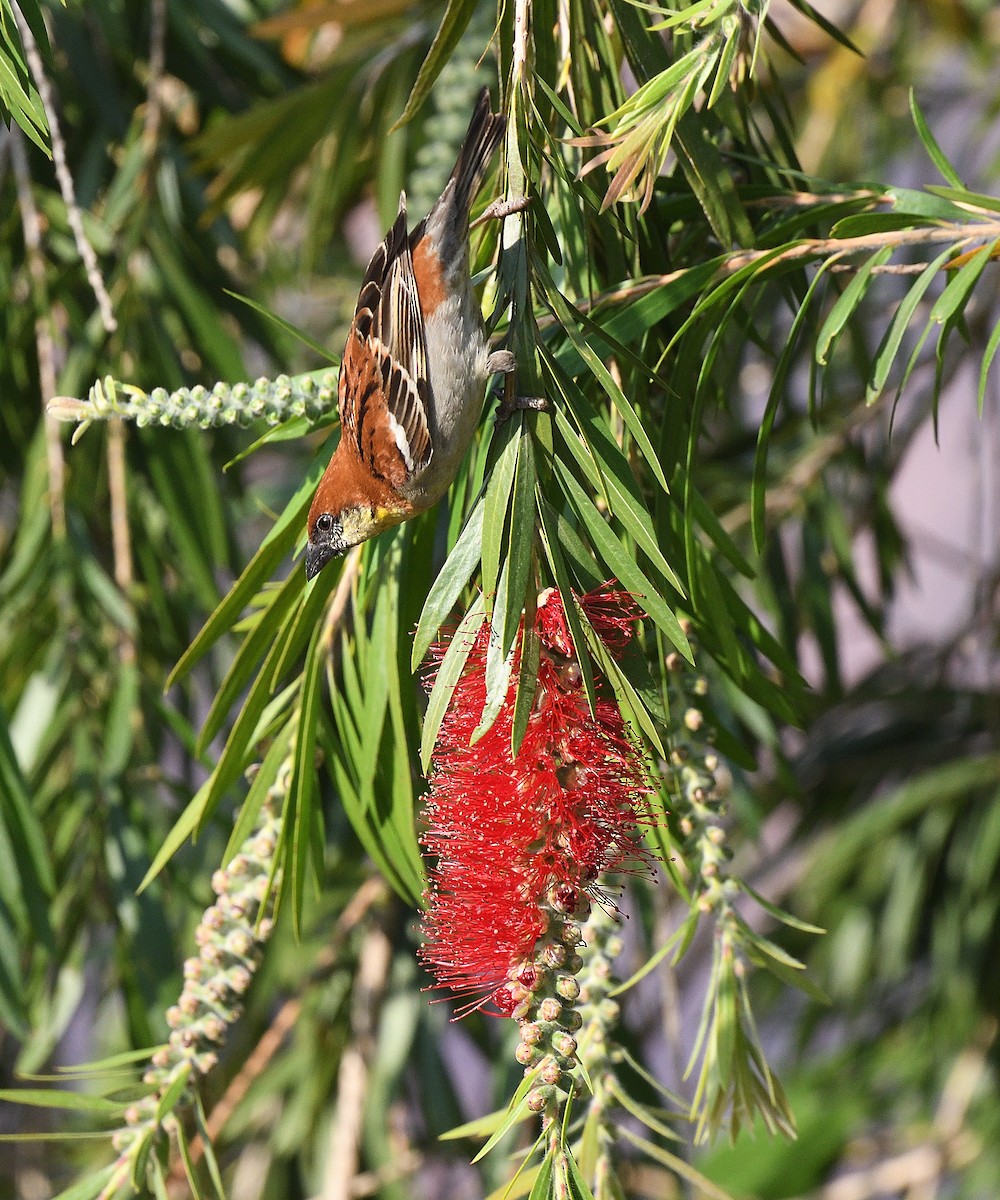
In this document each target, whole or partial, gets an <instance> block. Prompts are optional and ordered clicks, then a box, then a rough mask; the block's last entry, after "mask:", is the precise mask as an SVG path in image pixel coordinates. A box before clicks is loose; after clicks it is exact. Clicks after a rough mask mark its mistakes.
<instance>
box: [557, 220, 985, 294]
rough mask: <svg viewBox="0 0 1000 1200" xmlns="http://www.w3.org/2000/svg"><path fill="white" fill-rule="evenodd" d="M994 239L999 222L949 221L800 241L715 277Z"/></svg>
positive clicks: (666, 278) (658, 278)
mask: <svg viewBox="0 0 1000 1200" xmlns="http://www.w3.org/2000/svg"><path fill="white" fill-rule="evenodd" d="M998 238H1000V220H989V221H970V222H968V224H961V225H960V224H958V223H957V222H954V221H952V222H948V223H947V224H942V225H930V226H926V227H924V228H921V229H885V230H881V231H880V232H879V233H866V234H859V235H858V236H857V237H852V238H804V239H803V240H802V241H800V242H796V243H795V244H794V245H792V246H789V247H787V248H786V249H785V250H782V251H780V252H779V253H778V254H775V253H774V251H773V250H737V251H736V252H735V253H733V254H730V255H729V256H728V257H727V258H726V259H724V260H723V261H722V262H721V263H720V264H719V272H718V273H719V276H720V277H725V276H726V275H732V274H734V273H735V272H736V271H739V270H740V269H741V268H743V267H746V266H749V265H750V264H751V263H754V262H760V261H761V260H762V259H765V258H767V259H768V262H767V263H766V264H765V265H764V267H763V268H762V269H763V270H770V269H771V268H772V267H775V266H777V265H779V264H780V263H786V262H799V261H802V260H804V259H805V260H808V259H811V258H847V257H849V256H850V255H852V254H863V253H864V252H865V251H871V252H875V251H877V250H881V249H884V248H885V247H891V248H892V249H901V248H903V247H904V246H922V245H933V244H935V243H939V242H955V243H956V244H958V243H962V244H968V243H979V244H982V245H985V244H986V243H987V242H992V241H996V240H997V239H998ZM923 265H926V264H923ZM689 270H690V268H683V269H681V270H678V271H668V272H667V273H666V274H664V275H649V276H647V277H646V278H644V279H637V280H636V282H635V283H633V284H630V285H629V286H628V287H622V288H613V289H611V290H609V291H606V292H598V293H597V294H596V295H595V296H592V297H591V298H590V300H589V301H581V302H578V303H577V307H578V308H580V309H581V310H582V311H584V312H588V311H591V310H593V309H595V308H597V307H598V305H601V304H620V303H622V302H623V301H625V300H637V299H639V297H641V296H646V295H648V294H649V293H650V292H655V291H657V290H658V289H659V288H661V287H666V285H667V284H669V283H674V282H675V281H676V280H678V279H682V278H683V277H684V276H685V275H686V274H687V273H688V271H689Z"/></svg>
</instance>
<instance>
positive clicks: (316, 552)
mask: <svg viewBox="0 0 1000 1200" xmlns="http://www.w3.org/2000/svg"><path fill="white" fill-rule="evenodd" d="M335 557H336V551H335V550H334V548H333V547H332V546H330V545H329V543H326V544H324V543H323V542H308V543H307V544H306V579H307V580H309V579H315V578H316V576H317V575H318V574H319V573H320V571H322V570H323V568H324V567H325V566H326V564H327V563H328V562H329V561H330V559H331V558H335Z"/></svg>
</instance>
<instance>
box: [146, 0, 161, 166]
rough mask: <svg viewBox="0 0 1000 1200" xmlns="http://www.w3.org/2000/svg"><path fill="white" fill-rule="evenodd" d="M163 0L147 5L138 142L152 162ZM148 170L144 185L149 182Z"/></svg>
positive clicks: (157, 122)
mask: <svg viewBox="0 0 1000 1200" xmlns="http://www.w3.org/2000/svg"><path fill="white" fill-rule="evenodd" d="M166 41H167V0H150V5H149V79H148V80H147V82H146V114H145V117H144V120H143V125H142V140H143V142H144V144H145V148H146V154H147V156H148V158H149V159H150V160H151V161H152V160H153V159H154V158H155V156H156V148H157V146H158V144H159V140H160V123H161V122H162V120H163V99H162V94H161V90H162V83H163V72H164V69H165V67H166ZM152 174H153V173H152V171H149V173H148V176H147V183H149V182H150V181H151V180H152Z"/></svg>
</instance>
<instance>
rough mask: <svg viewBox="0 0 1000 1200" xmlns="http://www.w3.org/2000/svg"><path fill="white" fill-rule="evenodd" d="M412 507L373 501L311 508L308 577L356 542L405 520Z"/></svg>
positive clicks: (307, 563) (307, 556) (307, 552)
mask: <svg viewBox="0 0 1000 1200" xmlns="http://www.w3.org/2000/svg"><path fill="white" fill-rule="evenodd" d="M408 515H409V509H408V508H406V509H397V508H382V507H380V506H378V505H372V504H350V505H348V506H347V507H345V508H342V509H340V511H339V512H329V511H327V510H325V509H321V510H320V511H318V512H311V513H310V514H309V521H308V533H309V542H308V544H307V546H306V579H312V578H313V577H314V576H316V575H318V574H319V573H320V571H322V569H323V568H324V567H325V566H326V564H327V563H328V562H329V561H330V559H331V558H338V557H339V556H340V555H341V554H343V553H345V551H347V550H350V548H351V547H352V546H357V545H359V544H360V543H361V542H367V541H368V539H369V538H373V537H375V536H376V534H379V533H381V532H382V531H383V530H384V529H389V528H391V527H392V526H393V525H398V524H399V523H400V521H405V520H406V517H407V516H408Z"/></svg>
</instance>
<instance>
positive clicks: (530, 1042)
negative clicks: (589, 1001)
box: [507, 885, 590, 1119]
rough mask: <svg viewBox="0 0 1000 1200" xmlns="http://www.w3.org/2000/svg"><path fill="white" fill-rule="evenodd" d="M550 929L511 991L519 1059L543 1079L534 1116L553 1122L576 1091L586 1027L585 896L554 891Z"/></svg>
mask: <svg viewBox="0 0 1000 1200" xmlns="http://www.w3.org/2000/svg"><path fill="white" fill-rule="evenodd" d="M544 912H545V915H546V918H547V923H546V928H545V930H544V932H543V933H542V936H541V937H540V938H539V939H538V943H537V945H536V947H535V955H534V958H533V960H532V961H531V962H528V963H522V964H520V965H519V966H518V967H517V968H516V969H515V970H514V971H512V973H511V978H510V980H509V982H508V984H507V991H508V992H509V994H510V998H511V1000H512V1001H513V1003H514V1007H513V1010H512V1012H511V1016H512V1017H514V1019H515V1020H516V1021H518V1022H519V1023H520V1026H521V1040H520V1042H519V1043H518V1047H517V1050H516V1051H515V1057H516V1058H517V1061H518V1062H519V1063H520V1064H521V1065H522V1066H523V1067H524V1069H525V1074H526V1075H527V1074H529V1073H533V1074H534V1075H535V1077H536V1079H537V1082H536V1084H535V1086H534V1087H533V1088H532V1089H531V1091H530V1092H529V1094H528V1107H529V1108H530V1109H531V1111H532V1112H537V1113H542V1114H544V1116H545V1118H546V1119H551V1118H552V1117H553V1116H554V1115H555V1113H556V1112H558V1110H559V1109H560V1108H561V1106H562V1104H563V1103H564V1101H565V1099H566V1098H567V1097H568V1096H569V1095H571V1094H572V1092H573V1090H574V1088H575V1087H576V1082H575V1079H574V1074H573V1072H574V1070H575V1068H576V1067H577V1065H578V1057H577V1039H576V1034H577V1032H578V1031H579V1029H580V1026H581V1025H582V1024H583V1018H582V1017H581V1016H580V1013H579V1012H578V1011H577V1007H576V1006H577V1001H578V1000H579V998H580V983H579V980H578V979H577V977H576V976H577V973H578V972H579V971H580V970H581V968H582V967H583V958H582V957H581V955H580V953H579V950H578V947H579V946H580V942H581V934H580V923H581V922H582V921H584V920H585V919H586V917H587V915H588V913H589V912H590V900H589V899H588V898H587V896H586V894H585V893H584V892H580V891H577V890H576V889H575V888H570V887H567V886H565V885H556V886H554V887H552V888H551V889H550V891H549V894H548V897H547V903H546V904H545V906H544Z"/></svg>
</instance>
